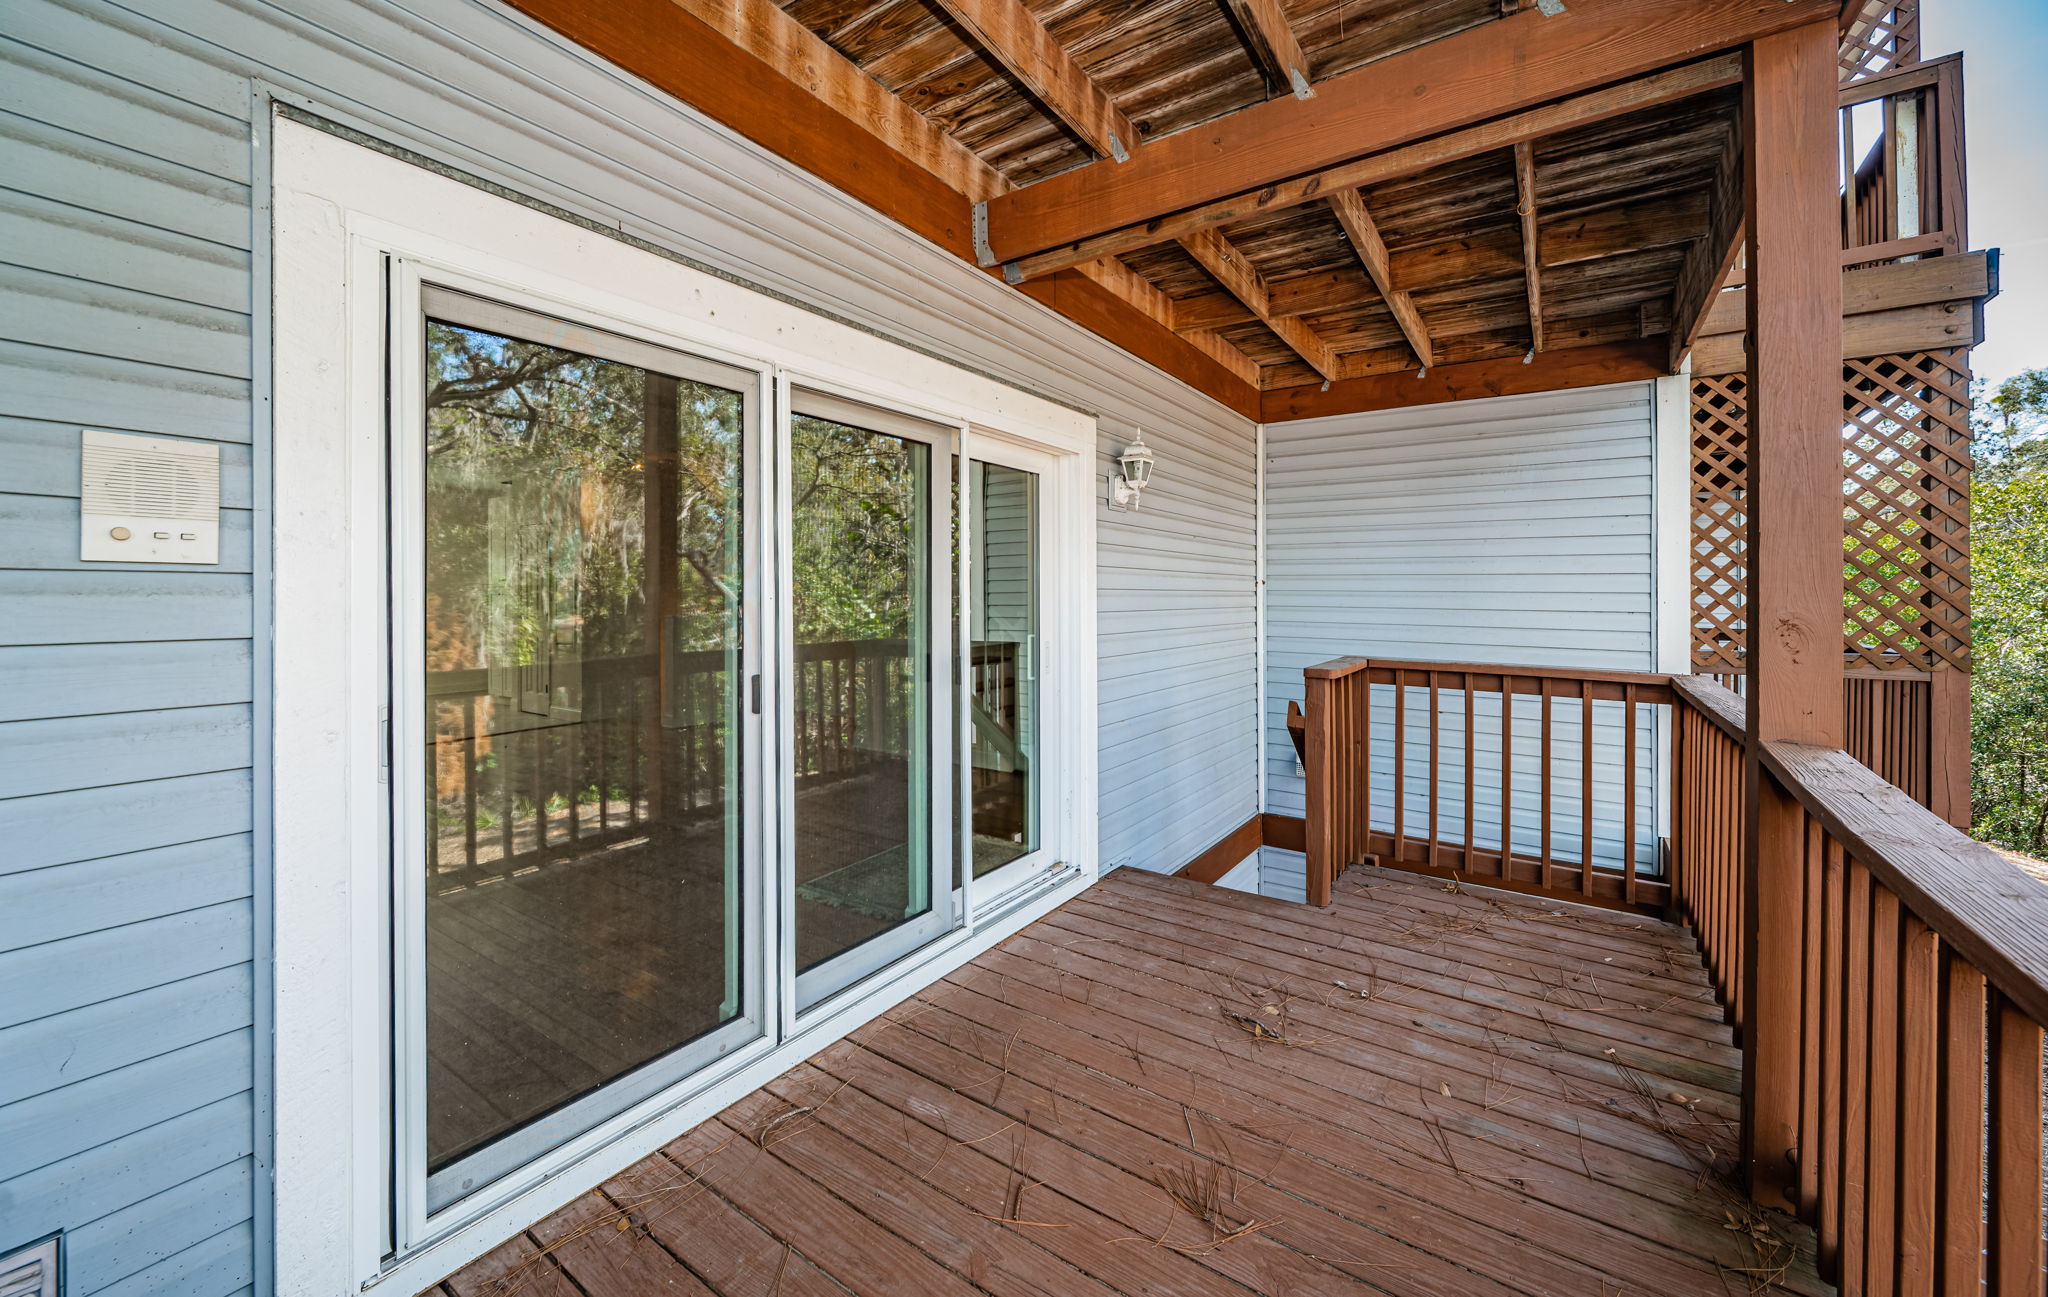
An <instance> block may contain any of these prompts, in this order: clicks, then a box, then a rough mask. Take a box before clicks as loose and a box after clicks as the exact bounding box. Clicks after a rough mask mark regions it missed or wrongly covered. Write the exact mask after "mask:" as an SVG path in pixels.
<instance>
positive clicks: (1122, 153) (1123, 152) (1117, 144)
mask: <svg viewBox="0 0 2048 1297" xmlns="http://www.w3.org/2000/svg"><path fill="white" fill-rule="evenodd" d="M1109 156H1111V157H1113V158H1115V159H1116V160H1117V161H1118V162H1129V161H1130V160H1131V151H1130V150H1129V149H1128V148H1125V147H1124V142H1123V141H1122V140H1121V139H1119V138H1117V133H1116V132H1115V131H1111V132H1110V133H1109Z"/></svg>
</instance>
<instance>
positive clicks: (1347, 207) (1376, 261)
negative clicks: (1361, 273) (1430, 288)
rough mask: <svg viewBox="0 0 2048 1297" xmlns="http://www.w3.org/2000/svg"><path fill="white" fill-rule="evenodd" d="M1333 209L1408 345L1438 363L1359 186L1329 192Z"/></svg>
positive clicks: (1426, 361)
mask: <svg viewBox="0 0 2048 1297" xmlns="http://www.w3.org/2000/svg"><path fill="white" fill-rule="evenodd" d="M1330 210H1332V211H1334V212H1336V213H1337V223H1338V224H1340V225H1342V226H1343V227H1344V236H1345V237H1346V238H1348V239H1350V240H1351V246H1352V247H1353V248H1355V249H1357V251H1358V259H1359V261H1361V262H1363V263H1364V265H1365V273H1366V274H1367V275H1369V276H1371V277H1372V282H1373V287H1375V288H1377V289H1379V290H1380V297H1381V299H1382V300H1383V301H1385V302H1386V304H1387V310H1389V311H1390V312H1392V313H1393V316H1394V323H1396V324H1398V325H1400V326H1401V336H1402V337H1404V338H1406V339H1408V345H1409V346H1410V347H1412V348H1414V349H1415V358H1416V360H1418V361H1420V362H1421V364H1422V367H1423V368H1424V369H1428V368H1429V367H1430V366H1431V365H1434V364H1435V363H1436V348H1435V347H1434V346H1433V345H1431V343H1430V340H1429V327H1428V326H1427V325H1425V324H1424V323H1423V322H1422V313H1421V312H1420V311H1418V310H1416V309H1415V300H1414V299H1413V298H1411V297H1410V296H1409V295H1408V294H1407V293H1406V292H1404V291H1402V290H1401V289H1399V288H1396V287H1395V286H1394V273H1393V269H1392V265H1391V263H1390V259H1389V258H1388V256H1387V243H1386V240H1385V239H1382V238H1381V237H1380V228H1379V226H1378V225H1376V224H1374V223H1373V219H1372V213H1370V212H1368V211H1367V210H1366V209H1365V199H1364V198H1363V197H1361V196H1360V195H1359V192H1358V191H1357V190H1356V189H1340V190H1338V191H1337V192H1336V193H1334V194H1331V195H1330Z"/></svg>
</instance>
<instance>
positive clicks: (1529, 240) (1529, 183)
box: [1515, 140, 1545, 356]
mask: <svg viewBox="0 0 2048 1297" xmlns="http://www.w3.org/2000/svg"><path fill="white" fill-rule="evenodd" d="M1515 215H1516V216H1519V217H1520V218H1521V220H1522V278H1523V280H1524V281H1525V283H1526V285H1527V292H1528V297H1529V354H1530V355H1531V356H1534V355H1535V354H1536V353H1537V352H1539V351H1543V350H1545V347H1544V338H1543V247H1542V241H1541V240H1540V239H1539V237H1538V236H1537V232H1536V146H1535V145H1534V144H1533V143H1531V142H1530V141H1528V140H1523V141H1522V142H1521V143H1519V144H1517V145H1515Z"/></svg>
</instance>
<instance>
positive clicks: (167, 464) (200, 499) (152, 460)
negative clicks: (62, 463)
mask: <svg viewBox="0 0 2048 1297" xmlns="http://www.w3.org/2000/svg"><path fill="white" fill-rule="evenodd" d="M79 481H80V485H81V487H82V488H83V489H82V490H81V492H80V499H79V536H78V557H79V558H80V559H81V560H83V561H85V562H88V563H218V562H220V447H219V446H215V445H210V444H208V443H206V442H203V441H177V440H174V439H172V438H169V437H138V436H135V435H133V434H131V433H125V432H101V431H100V430H99V429H97V428H87V429H84V430H83V432H82V433H81V435H80V444H79Z"/></svg>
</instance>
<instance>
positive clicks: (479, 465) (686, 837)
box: [395, 289, 758, 1209]
mask: <svg viewBox="0 0 2048 1297" xmlns="http://www.w3.org/2000/svg"><path fill="white" fill-rule="evenodd" d="M424 298H425V311H426V315H427V319H426V324H425V350H426V354H425V368H424V375H423V378H424V389H425V390H424V394H423V405H424V411H425V414H424V429H423V437H424V446H423V455H422V456H421V458H422V459H423V461H424V462H423V463H422V464H421V465H420V467H419V469H418V472H419V473H420V477H419V479H418V480H419V481H420V482H421V483H422V484H423V495H424V501H423V511H422V516H421V517H420V519H419V522H418V531H419V537H420V545H419V560H418V561H419V564H420V566H421V568H423V571H422V572H421V574H420V577H419V583H418V586H417V587H416V588H417V589H418V591H419V592H420V595H421V597H422V603H423V606H422V607H420V608H417V609H415V610H412V618H402V619H399V620H398V621H397V622H396V623H395V624H399V625H407V624H410V625H412V626H416V627H417V628H418V632H417V633H418V635H419V641H418V642H417V643H416V644H415V645H414V646H413V651H412V653H410V654H407V653H404V652H403V651H401V656H400V660H401V661H406V660H408V659H409V660H410V661H412V662H414V663H418V664H419V666H418V671H419V683H420V687H419V689H418V690H417V692H416V694H414V695H413V696H414V697H415V698H416V699H417V703H418V706H419V708H420V711H421V713H422V714H421V715H419V717H418V720H417V724H418V725H419V729H418V730H416V731H413V732H415V733H417V734H419V735H420V740H419V742H420V749H419V758H418V761H419V763H418V765H417V766H416V767H414V769H415V770H416V772H417V777H418V779H419V781H420V783H421V784H423V785H424V786H423V788H422V789H421V792H422V794H423V796H422V798H421V801H420V802H419V803H415V805H418V806H419V807H420V809H419V810H418V811H416V812H415V813H416V814H417V815H419V816H420V817H421V819H422V821H423V823H422V824H421V826H420V833H419V836H418V838H417V841H418V842H419V843H420V844H421V854H423V855H424V861H423V866H424V867H423V873H420V874H415V875H414V876H415V877H417V878H419V879H420V880H421V881H420V884H419V885H420V886H421V888H422V890H423V895H421V896H420V897H419V901H418V905H417V909H416V910H414V911H412V912H414V913H416V914H418V915H419V916H420V920H421V922H423V925H424V929H425V932H424V965H425V966H424V970H423V971H424V978H423V981H424V986H423V988H422V989H421V991H420V992H419V993H420V994H421V995H423V998H424V1008H423V1016H424V1047H425V1058H424V1070H425V1079H424V1098H423V1107H424V1113H423V1123H422V1124H423V1126H424V1141H425V1145H426V1147H425V1156H426V1162H427V1174H428V1199H429V1202H428V1206H429V1208H430V1209H432V1208H437V1207H439V1206H441V1205H443V1204H445V1203H446V1202H449V1201H452V1200H453V1199H454V1198H456V1197H459V1196H460V1195H461V1194H462V1193H463V1192H466V1191H467V1190H468V1189H469V1188H471V1187H474V1186H475V1185H477V1184H481V1183H483V1182H484V1181H485V1180H487V1179H489V1178H494V1177H495V1176H497V1175H499V1174H502V1173H504V1172H505V1171H507V1170H510V1169H512V1168H513V1167H516V1166H517V1165H519V1164H520V1163H521V1162H523V1161H525V1160H527V1159H529V1158H531V1157H532V1156H534V1155H535V1154H536V1153H538V1152H540V1151H543V1150H545V1149H546V1148H549V1147H553V1146H554V1145H556V1144H559V1143H560V1142H562V1141H563V1140H565V1139H568V1138H571V1137H573V1136H574V1135H576V1134H579V1133H581V1132H582V1131H583V1130H585V1129H588V1128H589V1127H590V1126H592V1125H594V1124H596V1123H597V1122H599V1121H602V1120H603V1119H605V1118H606V1117H608V1116H610V1115H611V1114H613V1113H615V1112H619V1111H623V1110H624V1109H625V1108H626V1107H628V1106H630V1105H631V1104H632V1103H634V1102H637V1101H638V1100H639V1099H641V1098H644V1097H646V1096H647V1095H648V1094H651V1093H654V1092H655V1091H656V1090H658V1089H660V1088H662V1087H664V1086H666V1085H667V1084H669V1083H671V1082H673V1081H674V1080H675V1079H677V1078H678V1077H679V1076H681V1075H683V1074H685V1073H686V1072H688V1071H689V1070H691V1069H692V1068H693V1067H694V1066H696V1065H698V1064H699V1063H701V1062H702V1061H704V1060H706V1059H708V1058H709V1057H713V1056H715V1055H716V1054H717V1053H718V1052H721V1051H722V1050H723V1049H724V1048H728V1047H729V1046H730V1044H731V1043H733V1041H734V1040H735V1039H736V1038H735V1037H733V1036H732V1035H731V1033H725V1039H723V1040H719V1039H714V1037H717V1036H718V1035H719V1034H720V1028H722V1027H725V1026H727V1025H728V1024H732V1023H734V1022H735V1020H736V1019H738V1018H740V1017H741V1016H742V1014H743V1007H744V1006H743V1001H744V1000H745V999H746V998H747V996H746V994H745V993H746V992H748V991H749V989H750V988H748V987H746V986H745V985H744V984H743V983H744V981H745V978H744V977H743V971H742V970H743V960H742V954H743V951H744V950H745V949H747V948H749V947H750V946H751V938H750V937H747V936H746V935H744V928H745V924H744V923H743V909H744V903H745V891H746V879H745V878H744V876H743V874H742V867H741V861H742V845H743V843H742V831H741V830H742V816H741V808H742V803H743V800H744V799H743V796H742V776H741V769H742V766H741V759H742V751H741V748H742V737H743V727H744V724H745V711H744V709H745V707H746V702H745V699H744V693H745V691H744V689H743V688H742V685H743V682H744V670H743V664H742V658H741V655H742V652H743V650H744V648H745V645H744V643H743V627H744V621H745V619H744V617H743V615H742V607H743V605H742V601H743V597H744V594H743V590H742V574H743V571H744V566H745V565H744V555H743V548H742V547H743V526H742V486H743V479H744V464H745V460H746V442H747V440H748V430H749V427H750V424H751V422H752V420H753V419H754V417H755V415H754V411H753V409H752V406H753V404H754V401H755V397H754V395H753V387H752V384H753V383H754V382H755V378H754V376H753V375H752V374H749V373H747V372H746V371H743V370H734V369H728V368H727V367H724V366H717V365H713V364H711V363H709V362H699V361H696V360H695V359H694V358H691V357H687V356H682V355H678V354H676V353H672V352H669V351H666V350H664V349H661V348H656V347H652V346H648V345H646V344H642V343H639V342H637V341H634V340H631V339H626V338H622V337H617V336H614V335H609V334H604V333H600V332H597V331H594V330H589V329H582V328H578V327H576V326H573V325H571V324H568V323H565V322H563V321H559V320H554V319H550V318H547V317H544V316H538V315H533V314H531V313H528V312H525V311H519V310H515V309H513V308H510V307H504V306H500V305H497V304H495V303H488V302H484V301H481V300H479V299H476V298H471V297H467V296H464V295H461V294H456V293H452V292H447V291H443V290H434V289H430V290H427V291H426V293H425V295H424ZM415 619H416V620H415ZM752 989H753V990H755V991H758V988H752Z"/></svg>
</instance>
